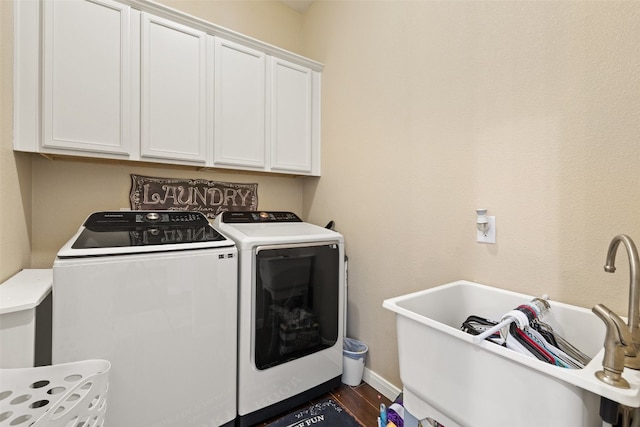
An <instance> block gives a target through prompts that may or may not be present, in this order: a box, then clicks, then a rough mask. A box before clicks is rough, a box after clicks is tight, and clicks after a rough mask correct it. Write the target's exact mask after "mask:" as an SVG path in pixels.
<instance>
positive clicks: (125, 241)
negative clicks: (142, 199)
mask: <svg viewBox="0 0 640 427" xmlns="http://www.w3.org/2000/svg"><path fill="white" fill-rule="evenodd" d="M223 246H233V242H232V241H230V240H228V239H227V238H225V237H224V236H223V235H221V234H220V233H218V232H217V231H216V230H215V229H214V228H213V227H211V225H210V224H209V221H208V220H207V218H206V217H205V216H204V215H203V214H202V213H200V212H184V211H182V212H178V211H159V212H152V211H105V212H96V213H93V214H91V215H90V216H89V218H87V220H86V221H85V222H84V224H83V225H82V227H80V229H79V230H78V232H77V233H76V234H75V236H73V238H72V239H71V240H70V241H69V242H67V244H66V245H64V246H63V247H62V249H60V251H59V252H58V257H82V256H95V255H117V254H125V253H142V252H159V251H172V250H187V249H201V248H212V247H223Z"/></svg>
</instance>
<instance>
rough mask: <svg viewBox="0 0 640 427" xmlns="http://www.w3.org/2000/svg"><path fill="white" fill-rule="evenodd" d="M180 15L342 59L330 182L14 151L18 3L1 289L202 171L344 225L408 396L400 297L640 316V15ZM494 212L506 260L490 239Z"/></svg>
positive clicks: (385, 361)
mask: <svg viewBox="0 0 640 427" xmlns="http://www.w3.org/2000/svg"><path fill="white" fill-rule="evenodd" d="M165 3H166V4H169V5H172V6H173V7H177V8H180V9H182V10H185V11H187V12H189V13H194V14H197V15H198V16H202V17H204V18H205V19H208V20H211V21H213V22H215V23H218V24H220V25H222V26H225V27H228V28H231V29H234V30H237V31H240V32H243V33H246V34H248V35H251V36H253V37H256V38H259V39H262V40H264V41H267V42H269V43H272V44H274V45H277V46H281V47H284V48H286V49H289V50H292V51H296V52H297V51H300V53H302V54H304V55H306V56H308V57H310V58H312V59H315V60H318V61H320V62H323V63H324V64H325V71H324V75H323V110H322V114H323V125H322V134H323V159H322V165H323V176H322V178H320V179H315V178H305V179H297V178H288V177H277V176H273V177H272V176H265V175H247V174H226V173H203V172H196V171H193V170H186V169H179V168H161V167H150V166H146V165H135V164H102V163H92V162H76V161H60V160H56V161H49V160H45V159H43V158H40V157H33V160H32V157H31V156H28V155H23V154H14V153H13V152H12V151H11V134H10V125H8V124H10V123H11V121H10V119H9V118H8V116H9V115H10V114H9V112H10V111H11V100H10V98H11V90H12V89H11V85H10V83H7V81H9V82H10V79H8V78H6V77H5V76H7V75H9V74H10V72H11V65H10V62H11V57H10V52H11V44H10V40H9V39H10V38H11V31H9V30H7V28H8V27H9V28H10V23H11V19H10V9H11V4H10V2H3V1H0V23H1V24H2V29H1V31H2V39H1V41H0V49H1V50H0V58H1V60H2V63H1V68H0V72H2V76H1V77H2V78H1V79H0V89H1V91H2V92H1V93H0V95H1V96H0V106H1V108H2V111H1V113H2V114H1V115H0V116H1V119H0V120H2V121H1V122H0V123H2V128H1V129H0V150H2V151H1V152H0V153H1V158H0V166H1V167H2V170H1V172H2V173H1V175H0V177H1V178H2V180H1V181H0V195H1V197H2V203H0V259H1V262H0V276H1V277H0V278H6V277H8V276H9V275H11V274H13V273H14V272H15V271H17V270H19V269H20V268H23V267H29V263H30V261H29V254H30V253H31V251H32V252H33V255H32V258H33V262H32V265H31V266H33V267H46V266H50V265H51V261H52V260H53V256H54V255H55V251H56V250H57V248H59V246H60V245H61V244H62V243H63V242H64V241H65V240H66V239H67V238H68V237H70V235H71V234H72V233H73V232H74V231H75V229H76V228H77V225H78V224H79V222H80V221H81V220H82V219H84V217H85V216H86V215H87V214H88V213H90V212H91V211H93V210H97V209H104V208H119V207H121V206H126V204H127V203H128V192H129V188H130V183H129V174H130V173H140V174H147V175H154V176H181V177H194V176H196V177H203V178H208V179H220V180H235V181H238V182H259V185H260V186H259V191H260V193H259V197H260V207H261V208H265V209H291V210H299V211H301V212H302V213H303V214H304V215H306V216H308V218H309V220H310V221H312V222H315V223H318V224H323V223H326V222H327V221H328V220H329V219H334V220H335V221H336V226H337V228H338V230H339V231H341V232H343V233H344V234H345V236H346V241H347V252H348V255H349V259H350V271H349V278H350V282H349V309H350V312H349V327H348V330H349V335H351V336H354V337H357V338H360V339H362V340H363V341H365V342H366V343H367V344H369V346H370V352H369V360H368V361H367V365H368V367H369V368H371V369H372V370H373V371H375V372H376V373H378V374H380V375H382V376H383V377H385V378H386V379H388V380H390V381H392V382H393V383H394V384H396V385H398V386H399V385H400V380H399V377H398V367H397V356H396V345H395V319H394V316H393V315H392V314H391V313H389V312H386V311H385V310H383V309H382V307H381V305H382V300H383V299H385V298H388V297H391V296H396V295H400V294H404V293H407V292H410V291H414V290H418V289H423V288H427V287H431V286H435V285H437V284H440V283H445V282H449V281H453V280H457V279H470V280H476V281H479V282H482V283H486V284H489V285H493V286H497V287H502V288H508V289H513V290H516V291H522V292H526V293H530V294H535V295H540V294H543V293H547V294H549V295H550V296H551V298H553V299H556V300H561V301H566V302H569V303H574V304H578V305H581V306H585V307H591V306H593V305H594V304H595V303H598V302H603V303H605V304H607V305H609V306H610V307H611V308H613V309H615V310H617V311H618V312H619V313H621V314H625V313H626V299H627V281H628V269H627V263H626V260H625V257H624V256H623V255H622V254H621V255H620V256H619V258H618V259H619V262H618V264H619V267H620V268H619V270H618V272H617V273H616V274H614V275H607V274H605V273H603V272H602V265H603V263H604V256H605V252H606V248H607V245H608V243H609V240H610V239H611V237H613V236H614V235H615V234H617V233H621V232H624V233H627V234H629V235H631V236H632V237H633V238H635V240H636V242H638V243H639V244H640V221H639V218H640V203H639V201H640V167H639V165H640V161H639V160H640V141H639V138H640V115H639V114H638V111H640V108H639V107H640V104H639V103H640V79H638V78H637V76H638V70H640V51H639V50H638V46H640V32H638V31H637V29H638V28H640V3H638V2H586V1H585V2H495V1H456V2H432V1H406V2H405V1H386V2H385V1H324V0H317V1H316V2H315V3H314V4H313V5H312V6H311V7H310V8H309V10H308V11H307V12H306V13H305V15H304V16H303V17H302V19H301V18H300V15H297V14H296V13H295V12H292V11H290V10H289V9H286V8H284V7H282V5H280V4H271V5H270V7H269V8H268V9H264V8H265V7H266V5H265V2H252V1H248V2H242V1H240V2H238V1H236V2H218V1H214V2H204V1H186V0H184V1H181V0H173V1H169V0H165ZM266 3H270V2H266ZM205 5H206V6H205ZM8 10H9V12H7V11H8ZM301 31H302V33H301ZM32 200H33V201H32ZM31 205H33V207H31ZM479 207H486V208H488V209H489V213H490V214H491V215H496V217H497V227H498V237H497V238H498V243H497V244H496V245H481V244H477V243H475V231H474V220H475V217H474V213H475V212H474V210H475V209H476V208H479ZM31 216H33V218H32V219H31ZM30 230H33V238H32V239H31V241H32V245H33V248H31V243H30V232H31V231H30ZM25 254H26V255H25ZM436 350H437V349H436Z"/></svg>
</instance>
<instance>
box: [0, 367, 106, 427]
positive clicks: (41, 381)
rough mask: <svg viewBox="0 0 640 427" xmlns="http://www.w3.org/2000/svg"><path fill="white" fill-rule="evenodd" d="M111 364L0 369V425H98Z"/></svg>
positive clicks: (36, 426)
mask: <svg viewBox="0 0 640 427" xmlns="http://www.w3.org/2000/svg"><path fill="white" fill-rule="evenodd" d="M110 369H111V364H110V363H109V362H108V361H106V360H83V361H80V362H73V363H65V364H59V365H51V366H40V367H36V368H18V369H0V427H5V426H12V427H13V426H20V427H66V426H74V427H75V426H83V427H101V426H102V425H103V423H104V415H105V412H106V409H107V390H108V387H109V370H110Z"/></svg>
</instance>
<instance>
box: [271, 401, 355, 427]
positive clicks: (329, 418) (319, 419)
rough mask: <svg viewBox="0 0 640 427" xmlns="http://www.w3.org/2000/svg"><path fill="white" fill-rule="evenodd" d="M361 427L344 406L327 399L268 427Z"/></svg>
mask: <svg viewBox="0 0 640 427" xmlns="http://www.w3.org/2000/svg"><path fill="white" fill-rule="evenodd" d="M310 426H315V427H361V426H360V424H359V423H358V422H357V421H356V420H355V418H353V417H352V416H351V415H350V414H349V413H348V412H347V411H346V410H345V409H344V408H343V407H342V406H340V405H339V404H337V403H336V402H335V401H333V400H332V399H327V400H324V401H322V402H319V403H316V404H315V405H311V406H309V407H308V408H307V409H303V410H301V411H298V412H293V413H291V414H289V415H286V416H284V417H282V418H280V419H279V420H277V421H274V422H272V423H271V424H269V425H268V426H267V427H310Z"/></svg>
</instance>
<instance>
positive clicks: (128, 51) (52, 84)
mask: <svg viewBox="0 0 640 427" xmlns="http://www.w3.org/2000/svg"><path fill="white" fill-rule="evenodd" d="M0 1H1V0H0ZM14 28H15V30H14V34H15V50H14V57H15V61H14V66H15V68H14V88H15V91H14V97H13V99H14V106H13V107H14V109H13V111H14V114H13V117H14V141H13V147H14V150H17V151H27V152H36V153H42V154H46V155H73V156H80V157H99V158H107V159H119V160H131V161H147V162H156V163H167V164H181V165H194V166H197V167H203V168H208V167H213V168H226V169H239V170H251V171H260V172H276V173H286V174H294V175H320V80H321V72H322V64H319V63H317V62H314V61H311V60H309V59H306V58H303V57H301V56H299V55H296V54H293V53H291V52H287V51H285V50H282V49H279V48H277V47H274V46H272V45H269V44H266V43H262V42H260V41H258V40H255V39H252V38H250V37H246V36H243V35H241V34H238V33H236V32H233V31H230V30H227V29H225V28H222V27H219V26H217V25H214V24H211V23H209V22H206V21H203V20H202V19H197V18H194V17H191V16H189V15H187V14H184V13H182V12H178V11H176V10H174V9H170V8H168V7H166V6H163V5H161V4H159V3H157V2H153V1H149V0H28V1H27V0H20V1H16V2H15V3H14Z"/></svg>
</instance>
